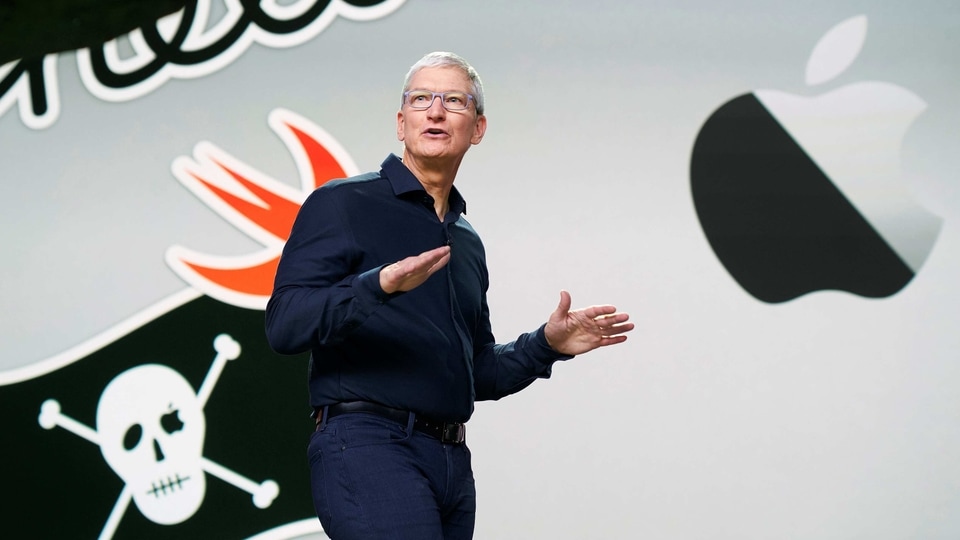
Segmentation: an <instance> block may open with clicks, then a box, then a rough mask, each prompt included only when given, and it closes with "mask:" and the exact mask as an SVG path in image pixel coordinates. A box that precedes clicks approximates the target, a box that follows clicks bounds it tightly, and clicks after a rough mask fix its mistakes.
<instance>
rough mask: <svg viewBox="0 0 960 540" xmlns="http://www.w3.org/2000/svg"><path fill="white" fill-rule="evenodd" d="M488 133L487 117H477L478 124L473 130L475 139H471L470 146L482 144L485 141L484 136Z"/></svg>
mask: <svg viewBox="0 0 960 540" xmlns="http://www.w3.org/2000/svg"><path fill="white" fill-rule="evenodd" d="M486 132H487V117H486V116H484V115H482V114H481V115H480V116H478V117H477V124H476V125H475V126H474V128H473V137H470V144H480V141H481V140H483V134H484V133H486Z"/></svg>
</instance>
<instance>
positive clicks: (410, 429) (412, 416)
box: [407, 411, 417, 435]
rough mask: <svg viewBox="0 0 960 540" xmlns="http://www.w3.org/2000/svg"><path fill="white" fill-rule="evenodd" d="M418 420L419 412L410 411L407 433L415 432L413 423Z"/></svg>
mask: <svg viewBox="0 0 960 540" xmlns="http://www.w3.org/2000/svg"><path fill="white" fill-rule="evenodd" d="M416 421H417V413H415V412H413V411H410V413H409V416H407V434H408V435H409V434H412V433H413V424H414V423H415V422H416Z"/></svg>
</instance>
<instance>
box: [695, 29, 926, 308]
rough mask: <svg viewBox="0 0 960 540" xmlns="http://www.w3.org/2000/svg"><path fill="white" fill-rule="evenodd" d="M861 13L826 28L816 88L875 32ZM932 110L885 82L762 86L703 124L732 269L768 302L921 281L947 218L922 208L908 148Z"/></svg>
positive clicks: (723, 248)
mask: <svg viewBox="0 0 960 540" xmlns="http://www.w3.org/2000/svg"><path fill="white" fill-rule="evenodd" d="M866 31H867V18H866V16H863V15H859V16H856V17H853V18H850V19H847V20H846V21H844V22H842V23H840V24H838V25H837V26H835V27H834V28H833V29H831V30H830V31H829V32H827V33H826V34H825V35H824V36H823V37H822V38H821V39H820V41H819V43H818V44H817V46H816V47H815V48H814V50H813V53H812V54H811V57H810V60H809V62H808V65H807V73H806V81H807V84H808V85H816V84H820V83H823V82H826V81H828V80H830V79H832V78H834V77H835V76H837V75H839V74H840V73H841V72H842V71H844V70H845V69H846V68H847V67H848V66H849V65H850V64H851V63H852V62H853V60H854V59H855V58H856V57H857V55H858V54H859V52H860V49H861V47H862V45H863V43H864V41H865V39H866ZM925 108H926V104H925V103H924V102H923V101H922V100H921V99H920V98H919V97H917V96H916V95H914V94H913V93H911V92H909V91H908V90H905V89H903V88H901V87H899V86H896V85H893V84H889V83H884V82H874V81H871V82H859V83H854V84H849V85H847V86H843V87H841V88H838V89H836V90H832V91H830V92H827V93H824V94H821V95H819V96H815V97H801V96H795V95H790V94H787V93H784V92H780V91H775V90H757V91H754V92H751V93H749V94H744V95H741V96H738V97H736V98H733V99H732V100H730V101H728V102H727V103H725V104H723V105H722V106H721V107H720V108H719V109H717V110H716V111H715V112H714V113H713V114H712V115H711V116H710V118H709V119H708V120H707V121H706V123H704V125H703V127H702V128H701V130H700V133H699V135H698V136H697V140H696V142H695V143H694V147H693V155H692V157H691V163H690V183H691V190H692V193H693V202H694V205H695V206H696V211H697V216H698V217H699V219H700V225H701V226H702V227H703V231H704V233H705V234H706V237H707V239H708V241H709V242H710V246H711V247H712V248H713V250H714V252H715V253H716V255H717V258H719V259H720V261H721V263H723V265H724V266H725V267H726V269H727V271H728V272H730V275H731V276H733V278H734V279H735V280H736V281H737V282H738V283H739V284H740V285H741V286H742V287H743V288H744V289H745V290H746V291H747V292H748V293H750V294H751V295H753V296H754V297H756V298H757V299H759V300H762V301H764V302H771V303H776V302H785V301H788V300H791V299H794V298H796V297H798V296H801V295H803V294H807V293H810V292H814V291H820V290H828V289H833V290H842V291H847V292H850V293H853V294H857V295H860V296H864V297H871V298H881V297H887V296H891V295H893V294H895V293H896V292H898V291H900V290H901V289H903V287H905V286H906V285H907V283H909V282H910V280H911V279H913V277H914V275H916V272H917V271H919V269H920V267H921V266H922V265H923V263H924V261H925V260H926V258H927V255H929V253H930V251H931V250H932V249H933V245H934V243H935V242H936V239H937V236H938V235H939V233H940V227H941V224H942V220H941V219H940V218H939V217H937V216H935V215H933V214H931V213H930V212H928V211H927V210H926V209H924V208H922V207H921V206H920V205H918V204H917V203H916V202H915V201H914V200H913V198H912V196H911V194H910V193H909V192H908V190H907V189H906V186H905V184H904V182H903V180H902V178H901V176H900V168H899V152H900V146H901V143H902V141H903V137H904V135H905V134H906V131H907V128H908V127H909V126H910V124H911V123H912V122H913V120H914V119H915V118H916V117H917V116H918V115H919V114H920V113H921V112H922V111H923V110H924V109H925Z"/></svg>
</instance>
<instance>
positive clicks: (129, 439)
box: [123, 424, 143, 450]
mask: <svg viewBox="0 0 960 540" xmlns="http://www.w3.org/2000/svg"><path fill="white" fill-rule="evenodd" d="M142 437H143V428H142V427H140V424H134V425H132V426H130V427H129V428H127V432H126V433H124V434H123V448H124V450H133V449H134V448H136V447H137V445H138V444H140V439H141V438H142Z"/></svg>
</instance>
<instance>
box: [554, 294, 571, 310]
mask: <svg viewBox="0 0 960 540" xmlns="http://www.w3.org/2000/svg"><path fill="white" fill-rule="evenodd" d="M572 303H573V302H572V300H571V298H570V293H568V292H567V291H565V290H563V289H560V303H559V304H558V305H557V311H558V312H563V313H567V312H569V311H570V305H571V304H572Z"/></svg>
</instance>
